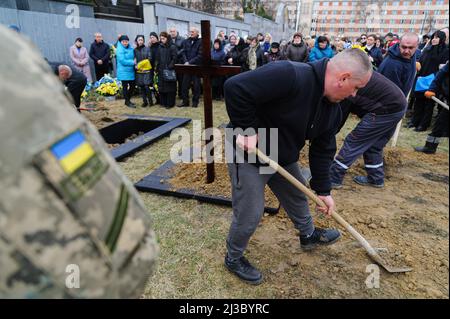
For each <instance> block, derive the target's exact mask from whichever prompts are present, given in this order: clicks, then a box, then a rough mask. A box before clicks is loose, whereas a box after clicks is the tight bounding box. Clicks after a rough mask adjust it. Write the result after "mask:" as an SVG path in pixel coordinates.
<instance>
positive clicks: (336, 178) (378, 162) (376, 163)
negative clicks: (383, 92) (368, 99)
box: [330, 111, 405, 184]
mask: <svg viewBox="0 0 450 319" xmlns="http://www.w3.org/2000/svg"><path fill="white" fill-rule="evenodd" d="M404 114H405V112H403V111H402V112H398V113H394V114H386V115H376V114H373V113H368V114H366V115H365V116H364V117H363V118H362V119H361V122H359V124H358V125H357V126H356V127H355V129H354V130H353V131H352V132H351V133H350V134H349V135H348V136H347V137H346V138H345V141H344V146H343V147H342V149H341V150H340V151H339V154H338V155H337V156H336V158H335V160H334V162H333V164H332V165H331V168H330V177H331V181H332V182H333V183H336V184H342V181H343V179H344V175H345V173H346V172H347V170H348V169H349V168H350V166H352V164H353V163H354V162H355V161H356V160H357V159H358V158H359V157H360V156H361V155H363V157H364V163H365V165H366V172H367V175H368V178H369V181H370V182H372V183H376V184H381V183H383V182H384V169H383V166H384V163H383V149H384V147H385V146H386V144H387V143H388V142H389V140H390V139H391V137H392V135H394V132H395V129H396V127H397V124H398V122H399V121H400V120H401V119H402V117H403V115H404Z"/></svg>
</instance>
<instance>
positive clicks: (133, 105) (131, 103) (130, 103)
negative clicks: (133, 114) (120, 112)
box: [125, 101, 136, 109]
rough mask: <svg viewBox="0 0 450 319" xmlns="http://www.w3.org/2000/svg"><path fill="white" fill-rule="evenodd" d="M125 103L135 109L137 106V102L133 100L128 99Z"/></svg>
mask: <svg viewBox="0 0 450 319" xmlns="http://www.w3.org/2000/svg"><path fill="white" fill-rule="evenodd" d="M125 105H126V106H128V107H129V108H132V109H135V108H136V104H134V103H133V102H131V101H126V102H125Z"/></svg>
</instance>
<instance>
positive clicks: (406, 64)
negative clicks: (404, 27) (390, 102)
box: [378, 33, 419, 98]
mask: <svg viewBox="0 0 450 319" xmlns="http://www.w3.org/2000/svg"><path fill="white" fill-rule="evenodd" d="M418 46H419V36H418V35H417V34H415V33H406V34H404V35H403V36H402V38H401V41H400V43H398V44H396V45H394V46H392V47H391V48H389V50H388V53H387V55H386V57H385V58H384V60H383V62H382V63H381V65H380V67H379V68H378V72H379V73H381V74H383V75H384V76H385V77H387V78H388V79H389V80H391V81H392V82H394V83H395V84H396V85H397V86H398V87H399V88H400V90H402V92H403V94H404V95H405V98H406V97H407V96H408V94H409V92H410V91H411V88H412V86H413V84H414V78H415V76H416V62H417V48H418Z"/></svg>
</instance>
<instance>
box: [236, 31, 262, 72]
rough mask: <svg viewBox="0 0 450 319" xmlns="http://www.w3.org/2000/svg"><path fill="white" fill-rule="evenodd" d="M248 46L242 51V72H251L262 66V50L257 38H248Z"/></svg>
mask: <svg viewBox="0 0 450 319" xmlns="http://www.w3.org/2000/svg"><path fill="white" fill-rule="evenodd" d="M247 41H249V42H250V46H249V47H248V48H246V49H245V50H244V51H242V56H241V61H242V71H243V72H246V71H252V70H255V69H256V68H259V67H261V66H263V65H264V50H263V49H262V48H261V46H260V44H259V42H258V40H257V38H253V37H250V36H249V37H248V38H247Z"/></svg>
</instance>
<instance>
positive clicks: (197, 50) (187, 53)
mask: <svg viewBox="0 0 450 319" xmlns="http://www.w3.org/2000/svg"><path fill="white" fill-rule="evenodd" d="M183 49H184V50H183V63H186V62H189V64H194V65H195V64H197V65H198V64H201V63H202V40H201V39H200V38H199V37H197V38H188V39H186V40H185V41H184V44H183Z"/></svg>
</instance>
